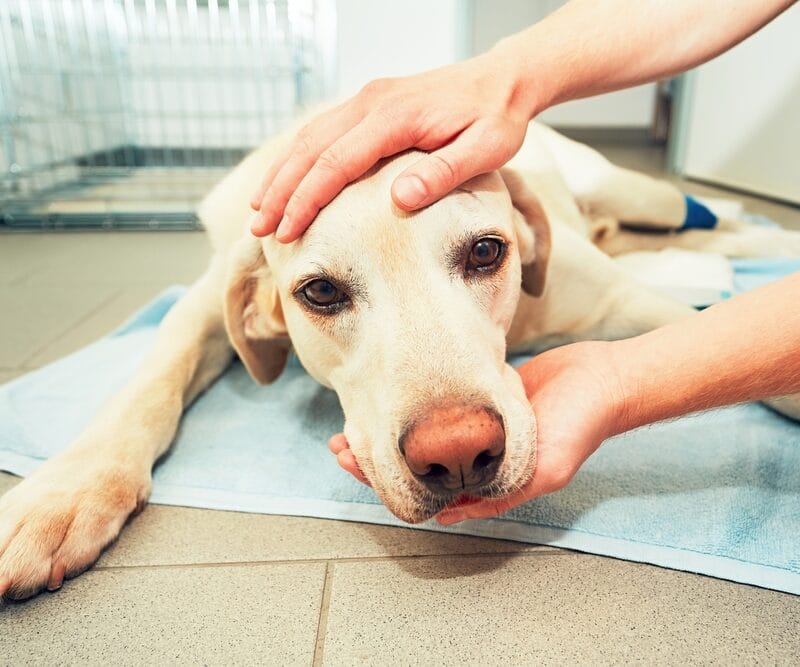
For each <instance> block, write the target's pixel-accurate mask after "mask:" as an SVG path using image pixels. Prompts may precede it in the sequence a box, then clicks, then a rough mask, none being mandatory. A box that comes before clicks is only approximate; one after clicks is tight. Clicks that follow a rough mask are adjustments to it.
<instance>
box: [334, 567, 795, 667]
mask: <svg viewBox="0 0 800 667" xmlns="http://www.w3.org/2000/svg"><path fill="white" fill-rule="evenodd" d="M323 625H324V628H325V634H324V638H325V645H324V661H323V664H325V665H354V664H366V665H386V664H409V665H410V664H436V665H499V664H505V665H517V664H594V665H596V664H611V663H617V664H620V663H631V662H637V663H643V664H684V663H686V662H695V663H698V662H702V663H712V662H717V663H720V664H749V663H756V662H760V663H764V664H781V663H783V664H789V663H791V662H795V661H796V660H797V656H798V655H800V631H798V628H799V627H800V598H798V597H793V596H790V595H785V594H782V593H775V592H771V591H766V590H761V589H756V588H751V587H748V586H741V585H737V584H733V583H729V582H725V581H719V580H716V579H710V578H707V577H701V576H697V575H692V574H687V573H682V572H674V571H670V570H663V569H660V568H656V567H651V566H647V565H638V564H633V563H626V562H623V561H617V560H613V559H610V558H600V557H596V556H578V557H568V558H565V557H563V556H559V555H554V554H537V555H532V556H516V557H509V558H495V557H454V558H430V559H428V558H422V559H404V560H397V561H393V562H392V561H384V562H380V563H355V562H354V563H337V564H335V565H334V568H333V580H332V586H331V597H330V604H329V607H328V613H327V616H326V617H325V618H324V619H323Z"/></svg>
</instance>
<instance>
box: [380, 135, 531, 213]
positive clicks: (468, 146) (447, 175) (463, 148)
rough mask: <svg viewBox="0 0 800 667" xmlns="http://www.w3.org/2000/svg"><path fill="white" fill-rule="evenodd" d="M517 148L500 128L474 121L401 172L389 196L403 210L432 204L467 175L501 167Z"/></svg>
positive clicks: (512, 139) (468, 177) (467, 177)
mask: <svg viewBox="0 0 800 667" xmlns="http://www.w3.org/2000/svg"><path fill="white" fill-rule="evenodd" d="M517 148H518V146H514V138H513V137H511V136H508V135H507V134H505V133H503V132H502V131H501V130H500V129H499V128H494V127H493V128H488V127H487V126H486V124H482V123H480V122H478V123H474V124H472V125H470V126H469V127H468V128H467V129H466V130H464V131H463V132H462V133H461V134H459V135H458V137H456V139H455V140H453V142H452V143H450V144H448V145H447V146H445V147H443V148H440V149H439V150H437V151H434V152H433V153H431V154H430V155H426V156H425V157H424V158H422V159H421V160H419V161H418V162H416V163H414V164H413V165H411V166H410V167H409V168H408V169H406V170H405V171H404V172H403V173H402V174H400V175H399V176H398V177H397V178H396V179H395V181H394V183H393V184H392V199H394V202H395V204H397V206H399V207H400V208H402V209H404V210H406V211H413V210H416V209H419V208H423V207H425V206H428V205H429V204H433V203H434V202H436V201H439V200H440V199H441V198H442V197H444V196H445V195H446V194H448V193H449V192H452V191H453V190H455V189H456V188H457V187H458V186H459V185H461V184H462V183H464V182H465V181H468V180H469V179H470V178H473V177H475V176H477V175H479V174H485V173H487V172H489V171H492V170H493V169H497V168H499V167H501V166H502V165H504V164H505V163H506V162H507V161H508V160H509V159H510V158H511V157H512V156H513V155H514V153H515V152H516V149H517Z"/></svg>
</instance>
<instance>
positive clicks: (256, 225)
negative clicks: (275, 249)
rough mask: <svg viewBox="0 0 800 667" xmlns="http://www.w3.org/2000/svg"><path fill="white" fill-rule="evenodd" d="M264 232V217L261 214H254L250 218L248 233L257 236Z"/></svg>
mask: <svg viewBox="0 0 800 667" xmlns="http://www.w3.org/2000/svg"><path fill="white" fill-rule="evenodd" d="M263 230H264V216H263V215H261V213H256V214H255V215H254V216H253V217H252V218H250V231H251V232H252V233H253V234H255V235H256V236H259V235H261V234H263Z"/></svg>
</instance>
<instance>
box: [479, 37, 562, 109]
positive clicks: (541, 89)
mask: <svg viewBox="0 0 800 667" xmlns="http://www.w3.org/2000/svg"><path fill="white" fill-rule="evenodd" d="M521 37H522V34H516V35H511V36H510V37H505V38H504V39H501V40H500V41H499V42H497V44H495V45H494V46H493V47H492V48H491V49H490V50H489V51H487V52H486V53H485V54H484V57H485V58H486V61H487V65H488V72H489V74H490V76H492V77H493V78H495V79H497V77H500V79H501V80H502V81H504V86H505V98H506V100H507V106H508V108H509V110H510V111H511V112H512V113H513V114H515V115H518V116H524V117H525V120H531V119H532V118H534V117H536V116H538V115H539V114H540V113H541V112H542V111H544V110H545V109H547V107H548V106H550V104H551V102H552V100H553V99H555V96H556V93H555V90H553V84H554V83H555V79H554V78H553V77H542V80H537V78H536V77H535V76H534V74H533V72H532V69H533V66H532V64H531V63H532V61H533V58H532V56H531V54H529V53H528V52H527V48H526V44H525V41H524V40H523V39H521Z"/></svg>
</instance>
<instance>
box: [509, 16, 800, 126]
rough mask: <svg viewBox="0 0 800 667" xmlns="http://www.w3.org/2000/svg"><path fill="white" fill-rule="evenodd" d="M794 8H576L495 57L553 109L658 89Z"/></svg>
mask: <svg viewBox="0 0 800 667" xmlns="http://www.w3.org/2000/svg"><path fill="white" fill-rule="evenodd" d="M794 2H795V0H765V1H763V2H753V1H752V0H704V1H703V2H697V0H635V1H631V0H605V1H604V2H596V1H595V0H572V1H571V2H568V3H566V4H565V5H564V6H563V7H561V8H560V9H559V10H557V11H555V12H553V13H552V14H551V15H549V16H548V17H547V18H545V19H544V20H542V21H540V22H539V23H537V24H535V25H533V26H531V27H530V28H528V29H527V30H524V31H522V32H519V33H517V34H515V35H512V36H511V37H508V38H506V39H505V40H502V41H501V42H500V43H499V44H498V45H497V46H496V47H495V49H494V51H496V52H497V53H498V54H508V57H509V59H510V60H513V61H515V62H517V63H518V64H517V71H518V74H517V78H518V80H519V81H521V82H527V83H530V84H534V85H530V86H529V88H530V92H531V101H530V102H529V106H530V108H531V109H532V111H533V115H535V114H537V113H539V112H541V111H543V110H544V109H546V108H547V107H549V106H552V105H553V104H558V103H559V102H565V101H567V100H572V99H577V98H581V97H589V96H591V95H597V94H600V93H607V92H610V91H613V90H620V89H622V88H628V87H630V86H635V85H638V84H641V83H646V82H648V81H656V80H658V79H663V78H665V77H669V76H672V75H674V74H677V73H679V72H683V71H686V70H687V69H690V68H692V67H695V66H697V65H700V64H702V63H704V62H706V61H707V60H710V59H711V58H713V57H715V56H717V55H719V54H720V53H723V52H724V51H727V50H728V49H730V48H731V47H733V46H735V45H736V44H738V43H739V42H741V41H742V40H743V39H745V38H747V37H749V36H750V35H752V34H753V33H754V32H756V31H757V30H759V29H760V28H762V27H763V26H764V25H766V24H767V23H769V22H770V21H771V20H772V19H774V18H775V17H776V16H778V15H779V14H780V13H781V12H783V11H785V10H786V9H788V8H789V7H790V6H791V5H793V4H794Z"/></svg>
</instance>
